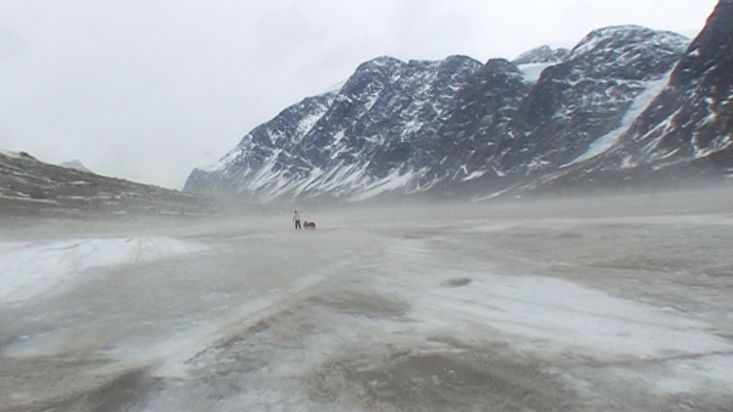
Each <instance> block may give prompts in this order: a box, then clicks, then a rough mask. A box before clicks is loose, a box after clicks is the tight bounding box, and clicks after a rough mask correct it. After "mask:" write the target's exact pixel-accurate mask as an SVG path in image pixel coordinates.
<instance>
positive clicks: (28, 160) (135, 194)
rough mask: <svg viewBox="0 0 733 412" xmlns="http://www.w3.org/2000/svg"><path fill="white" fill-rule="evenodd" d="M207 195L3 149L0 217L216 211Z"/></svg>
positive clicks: (0, 175)
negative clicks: (123, 178) (58, 163)
mask: <svg viewBox="0 0 733 412" xmlns="http://www.w3.org/2000/svg"><path fill="white" fill-rule="evenodd" d="M216 211H217V209H216V207H215V205H214V203H213V202H212V201H211V200H210V199H207V198H204V197H202V196H198V195H194V194H190V193H182V192H179V191H175V190H169V189H164V188H161V187H156V186H150V185H144V184H140V183H133V182H130V181H127V180H121V179H114V178H110V177H104V176H99V175H96V174H93V173H89V172H83V171H79V170H75V169H70V168H66V167H61V166H56V165H52V164H49V163H44V162H41V161H39V160H37V159H35V158H34V157H32V156H30V155H29V154H27V153H25V152H21V153H12V152H5V151H1V150H0V216H2V215H48V216H59V215H63V216H72V217H73V216H77V217H88V216H89V215H90V214H100V215H109V214H132V213H135V214H139V213H143V214H191V213H195V214H201V213H205V214H213V213H216Z"/></svg>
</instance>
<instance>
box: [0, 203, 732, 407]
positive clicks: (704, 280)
mask: <svg viewBox="0 0 733 412" xmlns="http://www.w3.org/2000/svg"><path fill="white" fill-rule="evenodd" d="M699 195H700V196H702V200H700V199H699V198H698V199H690V198H684V199H677V198H675V197H670V198H668V199H666V200H665V199H661V200H655V201H654V202H650V199H651V198H614V199H603V200H595V201H589V200H586V201H574V202H550V203H543V204H517V205H493V206H487V205H471V206H467V205H463V206H453V207H449V206H433V207H418V206H409V207H408V206H405V207H401V208H379V209H376V208H375V209H369V210H366V209H365V210H356V209H354V210H352V211H340V212H338V213H336V212H334V211H326V210H321V211H317V210H306V211H304V213H303V214H304V215H305V217H306V218H309V217H312V218H314V219H315V220H316V221H317V222H318V223H319V229H318V230H316V231H310V232H306V231H303V232H295V231H293V230H291V229H290V227H289V225H288V223H289V217H290V216H289V215H288V214H287V212H283V213H282V214H276V213H272V214H269V215H257V216H256V217H245V218H237V219H229V220H224V219H222V220H205V221H204V220H200V221H185V222H184V221H175V220H168V221H165V222H155V223H153V222H132V221H127V222H124V221H120V222H73V221H44V222H35V223H34V222H30V221H25V220H12V221H7V222H4V223H2V224H0V227H1V228H2V232H1V233H2V237H0V411H86V410H89V411H204V410H216V411H301V410H302V411H403V410H404V411H419V410H429V411H433V410H434V411H574V410H577V411H606V410H615V411H657V410H701V411H731V410H733V254H732V253H731V250H733V202H731V198H730V195H728V194H725V193H724V194H722V195H721V194H720V193H714V194H706V193H702V194H699ZM706 196H707V197H706Z"/></svg>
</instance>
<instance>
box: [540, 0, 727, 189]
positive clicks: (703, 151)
mask: <svg viewBox="0 0 733 412" xmlns="http://www.w3.org/2000/svg"><path fill="white" fill-rule="evenodd" d="M660 86H661V87H660V88H659V92H658V93H653V94H649V96H648V98H647V97H644V99H642V100H643V103H644V105H643V107H641V106H642V105H639V106H640V107H639V109H640V110H639V113H638V115H636V116H633V117H629V118H628V120H627V121H626V122H624V124H623V126H624V127H621V128H619V129H618V130H617V131H615V132H614V133H613V134H612V139H609V140H608V141H607V142H603V143H604V144H603V148H604V149H606V150H597V151H595V152H594V153H593V154H594V155H595V156H593V157H591V156H587V157H589V159H588V160H587V161H585V162H581V163H580V164H577V165H574V167H572V168H569V170H563V171H562V172H561V173H557V174H555V175H551V176H549V177H547V178H545V179H544V180H545V181H546V183H550V182H551V183H552V185H551V187H555V186H558V185H564V184H568V183H572V184H573V185H576V186H577V185H579V184H583V183H584V182H588V181H591V182H605V183H607V184H615V185H618V182H621V181H625V182H628V181H640V182H642V183H643V181H644V180H647V179H654V180H655V181H657V182H659V181H664V180H668V179H670V178H672V179H675V180H684V179H695V178H698V177H702V176H709V177H718V178H721V177H722V178H725V177H726V176H731V175H733V2H731V1H727V0H726V1H721V2H720V3H719V4H718V6H717V7H716V9H715V11H714V13H713V15H712V16H711V17H710V18H709V19H708V22H707V24H706V26H705V28H704V29H703V31H702V32H701V33H700V34H699V35H698V36H697V37H696V38H695V40H694V41H693V42H692V43H691V44H690V45H689V47H688V48H687V50H686V51H685V53H684V55H683V56H682V58H681V59H680V60H679V62H678V63H677V65H676V67H675V68H674V70H673V71H672V72H671V73H670V75H669V81H668V82H664V83H662V84H660Z"/></svg>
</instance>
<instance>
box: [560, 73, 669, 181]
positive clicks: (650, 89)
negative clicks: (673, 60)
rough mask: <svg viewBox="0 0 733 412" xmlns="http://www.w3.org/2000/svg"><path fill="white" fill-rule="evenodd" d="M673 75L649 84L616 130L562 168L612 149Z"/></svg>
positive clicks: (595, 142) (598, 140) (666, 75)
mask: <svg viewBox="0 0 733 412" xmlns="http://www.w3.org/2000/svg"><path fill="white" fill-rule="evenodd" d="M671 74H672V70H670V71H669V72H668V73H667V74H665V75H664V76H663V77H662V78H660V79H659V80H655V81H650V82H647V83H646V89H645V90H644V92H642V93H641V94H639V95H638V96H637V97H636V99H634V101H633V102H632V103H631V105H630V106H629V109H628V110H627V111H626V114H625V115H624V117H623V118H622V119H621V122H620V124H619V126H618V127H617V128H616V129H614V130H612V131H610V132H608V133H607V134H605V135H603V136H601V137H600V138H598V139H597V140H596V141H594V142H593V143H592V144H591V145H590V146H589V147H588V150H587V151H586V152H585V153H583V154H582V155H580V156H578V157H577V158H575V159H574V160H573V161H572V162H570V163H567V164H565V165H562V166H561V167H566V166H570V165H573V164H576V163H580V162H583V161H585V160H588V159H591V158H593V157H596V156H598V155H600V154H602V153H604V152H605V151H607V150H608V149H610V148H612V147H613V146H614V145H615V144H616V143H617V142H618V139H619V138H620V137H621V136H623V135H624V133H626V131H627V130H628V129H629V127H631V125H632V124H633V122H634V120H636V119H637V118H638V117H639V115H641V114H642V113H644V111H645V110H646V109H647V108H648V107H649V105H650V104H652V102H654V99H655V98H656V97H657V96H658V95H659V93H661V92H662V90H664V88H665V87H666V86H667V84H668V83H669V77H670V75H671Z"/></svg>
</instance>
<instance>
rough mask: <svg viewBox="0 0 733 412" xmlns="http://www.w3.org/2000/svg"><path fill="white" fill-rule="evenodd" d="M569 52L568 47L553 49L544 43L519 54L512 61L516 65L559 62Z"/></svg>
mask: <svg viewBox="0 0 733 412" xmlns="http://www.w3.org/2000/svg"><path fill="white" fill-rule="evenodd" d="M569 54H570V51H569V50H568V49H565V48H558V49H553V48H552V47H550V46H547V45H544V46H540V47H537V48H534V49H532V50H530V51H527V52H524V53H522V54H520V55H519V56H518V57H517V58H516V59H514V61H513V63H514V64H516V65H518V66H519V65H523V64H541V63H561V62H563V61H564V60H565V59H566V58H567V57H568V55H569Z"/></svg>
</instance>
